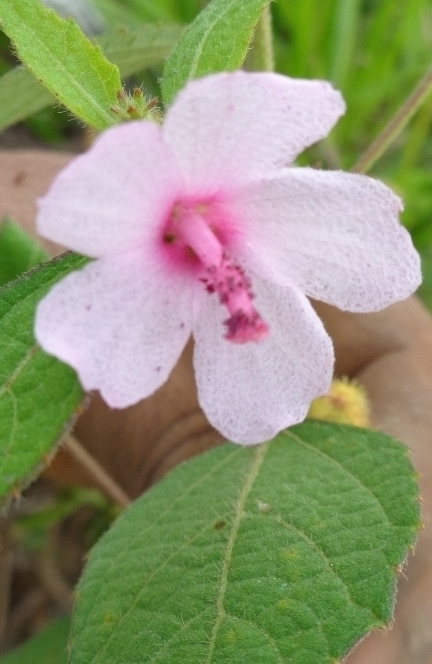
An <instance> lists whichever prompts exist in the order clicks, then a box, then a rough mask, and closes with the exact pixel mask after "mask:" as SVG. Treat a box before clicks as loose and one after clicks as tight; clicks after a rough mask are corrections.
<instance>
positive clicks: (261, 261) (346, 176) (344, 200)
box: [232, 168, 421, 312]
mask: <svg viewBox="0 0 432 664" xmlns="http://www.w3.org/2000/svg"><path fill="white" fill-rule="evenodd" d="M401 209H402V205H401V201H400V200H399V198H397V196H395V195H394V194H393V192H392V191H391V190H390V189H388V187H386V186H385V185H383V184H382V183H381V182H379V181H377V180H373V179H372V178H369V177H366V176H364V175H356V174H353V173H342V172H339V171H318V170H314V169H310V168H292V169H286V170H285V171H283V172H281V173H280V174H279V175H278V176H275V177H274V178H269V179H268V180H267V181H264V182H261V183H257V184H256V186H254V187H252V186H251V187H249V188H245V190H243V192H242V194H239V196H238V199H237V202H234V203H233V205H232V213H233V214H235V215H236V216H237V217H238V218H239V219H241V220H242V223H243V224H244V229H245V230H244V232H245V234H246V236H247V247H246V250H245V253H244V256H243V258H244V259H245V260H246V262H248V263H249V265H250V266H251V268H252V269H253V270H257V271H258V272H259V273H260V274H262V275H264V276H265V277H266V278H268V279H270V280H272V281H273V280H274V281H276V282H277V283H280V284H286V285H289V284H294V285H295V286H297V287H298V288H299V289H300V290H301V291H303V292H305V293H306V295H308V296H310V297H313V298H315V299H317V300H322V301H323V302H328V303H329V304H333V305H335V306H337V307H339V308H341V309H344V310H348V311H359V312H361V311H363V312H366V311H376V310H378V309H382V308H383V307H386V306H388V305H389V304H392V303H394V302H396V301H398V300H402V299H405V298H406V297H408V296H409V295H410V294H411V293H412V292H413V291H414V290H415V289H416V288H417V286H418V285H419V283H420V281H421V273H420V260H419V256H418V254H417V252H416V251H415V249H414V248H413V245H412V241H411V238H410V236H409V234H408V233H407V231H406V230H405V229H404V228H403V227H402V226H401V224H400V223H399V220H398V213H399V212H400V210H401Z"/></svg>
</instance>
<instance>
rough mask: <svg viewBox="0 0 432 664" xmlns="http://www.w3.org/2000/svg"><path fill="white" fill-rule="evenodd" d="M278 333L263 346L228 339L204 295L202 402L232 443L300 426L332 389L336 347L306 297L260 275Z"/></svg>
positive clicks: (198, 350) (198, 353) (260, 302)
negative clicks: (316, 402)
mask: <svg viewBox="0 0 432 664" xmlns="http://www.w3.org/2000/svg"><path fill="white" fill-rule="evenodd" d="M252 285H253V289H254V291H255V293H256V296H257V297H256V307H257V309H258V311H259V312H260V314H261V315H262V317H263V318H264V320H265V321H266V322H267V323H268V324H269V327H270V334H269V336H268V337H267V339H265V340H264V341H261V342H259V343H253V342H249V343H245V344H234V343H231V342H229V341H227V340H226V339H224V338H223V327H222V321H223V319H224V318H226V315H224V311H223V309H222V307H221V306H220V305H219V304H218V303H217V300H216V299H215V298H213V297H211V296H208V295H203V296H202V299H201V308H200V310H199V311H198V312H197V314H196V316H195V319H196V322H195V323H194V328H193V335H194V338H195V351H194V365H195V371H196V380H197V386H198V400H199V402H200V404H201V407H202V408H203V410H204V412H205V414H206V416H207V417H208V419H209V421H210V422H211V424H212V425H213V426H214V427H215V428H216V429H218V430H219V431H220V432H221V433H222V434H223V435H224V436H225V437H226V438H227V439H228V440H231V441H234V442H237V443H241V444H244V445H250V444H254V443H259V442H262V441H264V440H268V439H270V438H272V437H273V436H275V435H276V434H277V433H278V432H279V431H281V430H282V429H284V428H285V427H288V426H290V425H292V424H295V423H297V422H300V421H302V420H303V419H304V417H305V416H306V413H307V410H308V408H309V405H310V402H311V400H312V399H313V398H315V397H317V396H319V395H321V394H324V393H326V392H327V391H328V389H329V386H330V382H331V377H332V371H333V346H332V343H331V340H330V338H329V336H328V335H327V333H326V332H325V330H324V327H323V325H322V323H321V321H320V320H319V318H318V316H317V315H316V314H315V312H314V311H313V309H312V307H311V305H310V304H309V302H308V300H307V299H306V297H304V296H303V295H302V294H301V293H299V292H298V291H296V290H295V289H282V288H279V287H278V286H275V285H274V284H271V285H270V284H266V283H265V282H262V281H260V280H258V279H257V278H256V277H255V278H253V283H252Z"/></svg>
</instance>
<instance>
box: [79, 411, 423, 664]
mask: <svg viewBox="0 0 432 664" xmlns="http://www.w3.org/2000/svg"><path fill="white" fill-rule="evenodd" d="M418 527H419V505H418V499H417V487H416V482H415V478H414V472H413V470H412V467H411V466H410V463H409V461H408V454H407V451H406V449H405V448H404V447H403V446H402V445H401V444H400V443H397V442H395V441H393V440H391V439H390V438H388V437H387V436H384V435H382V434H379V433H374V432H371V431H367V430H362V429H357V428H354V427H348V426H341V425H340V426H337V425H333V424H326V423H320V422H312V421H309V422H305V423H303V424H302V425H300V426H297V427H293V428H292V429H291V430H289V431H287V432H285V433H282V434H280V435H279V436H278V437H277V438H276V439H275V440H274V441H272V442H270V443H266V444H264V445H260V446H257V447H252V448H242V447H240V446H234V445H224V446H221V447H218V448H216V449H214V450H212V451H210V452H208V453H206V454H205V455H202V456H200V457H198V458H196V459H194V460H192V461H189V462H187V463H185V464H184V465H182V466H181V467H179V468H177V469H175V470H174V471H173V472H172V473H170V474H169V475H168V476H167V477H166V478H165V479H164V480H162V481H161V482H160V483H159V484H157V485H156V486H155V487H154V488H152V489H151V490H150V491H149V492H148V493H147V494H145V495H144V496H142V497H141V498H139V499H138V500H137V501H136V502H135V503H134V504H133V505H131V507H130V508H128V509H126V510H125V511H124V512H123V513H122V515H121V516H120V517H119V519H118V520H117V521H116V523H115V524H114V526H113V527H112V528H111V530H110V531H109V532H108V533H107V534H106V535H105V536H104V537H103V538H102V539H101V540H100V542H99V543H98V544H97V545H96V547H95V548H94V549H93V551H92V553H91V555H90V560H89V563H88V565H87V567H86V569H85V572H84V575H83V577H82V579H81V581H80V583H79V585H78V589H77V603H76V608H75V615H74V619H73V626H72V651H71V664H117V663H118V662H120V661H121V662H122V664H144V663H147V662H153V664H183V663H184V662H187V663H188V664H203V663H206V664H250V663H251V662H254V663H255V662H262V663H263V664H264V663H265V664H282V663H285V662H286V663H288V662H289V663H290V664H311V663H312V662H313V664H330V663H331V662H336V661H339V658H340V657H341V656H342V655H343V654H344V653H346V652H347V651H348V650H349V649H350V647H351V646H352V645H353V644H354V643H355V642H356V641H357V640H358V639H359V638H360V637H362V636H363V635H364V634H365V633H366V632H367V631H368V630H370V629H371V628H373V627H379V626H383V625H385V624H388V622H389V620H390V619H391V615H392V605H393V596H394V589H395V569H396V567H397V566H398V565H400V563H401V562H402V561H403V560H404V559H405V556H406V554H407V549H408V547H409V546H410V545H412V544H413V542H414V539H415V533H416V530H417V529H418Z"/></svg>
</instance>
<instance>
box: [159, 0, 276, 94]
mask: <svg viewBox="0 0 432 664" xmlns="http://www.w3.org/2000/svg"><path fill="white" fill-rule="evenodd" d="M268 4H269V0H213V1H212V2H210V3H209V4H208V5H207V7H205V9H204V10H203V11H202V12H201V13H200V14H198V16H197V18H196V19H195V20H194V21H193V23H191V25H190V26H189V27H188V28H187V29H186V30H185V32H184V34H183V35H182V37H180V39H179V41H178V43H177V45H176V47H175V49H174V51H173V52H172V54H171V55H170V57H169V58H168V60H167V62H166V65H165V71H164V75H163V77H162V81H161V84H162V94H163V98H164V101H165V103H166V104H169V103H170V102H171V101H172V99H173V98H174V96H175V95H176V93H177V92H178V91H179V90H180V89H181V88H182V87H183V86H184V85H185V84H186V83H187V81H189V80H190V79H191V78H197V77H199V76H204V75H206V74H212V73H214V72H218V71H232V70H234V69H238V68H239V67H241V65H242V64H243V62H244V60H245V58H246V55H247V51H248V48H249V44H250V42H251V40H252V37H253V34H254V31H255V28H256V26H257V23H258V20H259V18H260V15H261V12H262V10H263V9H264V7H266V6H267V5H268Z"/></svg>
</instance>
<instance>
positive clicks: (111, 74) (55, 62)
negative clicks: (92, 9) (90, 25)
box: [0, 0, 122, 129]
mask: <svg viewBox="0 0 432 664" xmlns="http://www.w3.org/2000/svg"><path fill="white" fill-rule="evenodd" d="M0 23H1V24H2V27H3V30H4V31H5V33H6V34H7V35H8V37H10V39H11V40H12V42H13V44H14V46H15V48H16V50H17V53H18V55H19V57H20V59H21V60H22V61H23V62H24V63H25V64H26V65H27V66H28V67H29V69H31V70H32V72H33V74H34V75H35V76H36V78H38V79H40V81H41V82H43V83H44V85H45V86H46V87H47V88H48V89H49V90H50V91H51V92H52V93H53V94H54V96H55V97H56V99H57V100H58V101H60V102H61V103H62V104H64V105H65V106H66V107H67V108H68V109H69V110H70V111H72V113H74V114H75V115H76V116H77V117H78V118H80V119H81V120H84V122H87V123H88V124H90V125H92V126H93V127H96V128H97V129H105V128H106V127H109V126H110V125H112V124H115V123H116V122H118V116H117V115H116V114H115V113H114V112H113V111H112V110H111V108H112V107H113V106H116V104H117V103H118V99H117V94H118V92H119V91H121V89H122V85H121V80H120V74H119V71H118V69H117V67H116V66H115V65H113V64H112V63H111V62H109V61H108V60H106V58H105V57H104V56H103V54H102V51H101V49H100V48H99V47H98V46H97V45H95V44H93V43H92V42H91V41H90V40H89V39H88V38H87V37H86V36H85V35H84V33H83V32H82V30H81V29H80V28H79V27H78V25H77V24H76V23H75V22H74V21H73V20H72V19H63V18H60V16H58V15H57V14H56V13H55V12H54V11H52V10H51V9H48V8H47V7H45V6H44V5H43V4H42V3H41V2H39V0H19V2H10V0H0Z"/></svg>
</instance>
